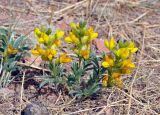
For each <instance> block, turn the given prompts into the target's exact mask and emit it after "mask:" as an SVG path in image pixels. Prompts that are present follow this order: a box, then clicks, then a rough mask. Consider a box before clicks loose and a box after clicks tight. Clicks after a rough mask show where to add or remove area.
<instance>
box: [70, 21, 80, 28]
mask: <svg viewBox="0 0 160 115" xmlns="http://www.w3.org/2000/svg"><path fill="white" fill-rule="evenodd" d="M70 27H71V28H72V29H76V28H79V24H75V23H73V22H72V23H70Z"/></svg>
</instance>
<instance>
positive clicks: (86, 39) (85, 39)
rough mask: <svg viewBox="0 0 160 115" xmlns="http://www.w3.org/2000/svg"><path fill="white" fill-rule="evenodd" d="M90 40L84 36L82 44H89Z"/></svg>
mask: <svg viewBox="0 0 160 115" xmlns="http://www.w3.org/2000/svg"><path fill="white" fill-rule="evenodd" d="M88 40H89V38H88V36H84V37H83V38H82V44H86V43H87V42H88Z"/></svg>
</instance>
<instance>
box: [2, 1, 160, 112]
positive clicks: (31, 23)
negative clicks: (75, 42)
mask: <svg viewBox="0 0 160 115" xmlns="http://www.w3.org/2000/svg"><path fill="white" fill-rule="evenodd" d="M74 1H75V2H74ZM0 15H1V16H0V25H1V26H5V27H8V26H10V27H12V28H13V29H14V30H16V32H18V33H24V34H26V35H27V36H28V39H30V40H31V39H32V38H33V33H32V32H31V31H32V30H33V28H34V27H35V26H37V25H39V24H42V23H47V21H48V22H51V24H56V23H58V22H60V21H59V20H60V19H61V18H62V17H63V18H64V19H63V20H62V22H63V23H66V24H68V23H69V21H68V20H71V21H72V20H74V21H79V20H81V19H85V20H88V22H89V24H90V25H92V26H94V27H95V29H96V30H97V31H98V32H99V33H100V34H99V38H102V39H106V38H108V37H110V36H112V35H114V36H116V37H117V40H118V39H126V40H134V41H135V42H136V44H137V46H138V47H139V52H138V53H137V56H136V59H135V63H136V64H137V68H136V70H135V72H134V73H133V74H132V75H130V76H124V78H123V79H124V89H117V88H112V89H104V90H103V91H102V92H101V95H100V96H99V97H98V98H97V99H93V100H91V99H87V100H84V101H83V102H76V100H74V99H72V100H71V99H69V98H68V97H67V96H65V95H62V94H61V93H60V94H59V96H58V98H57V100H56V103H55V104H46V102H42V103H44V105H45V107H46V108H47V109H48V110H49V111H50V113H51V114H68V115H70V114H72V115H76V114H84V115H86V114H97V115H103V114H108V115H109V114H113V115H118V114H127V115H130V114H133V115H135V114H136V115H143V114H144V115H145V114H146V115H151V114H153V115H155V114H160V1H159V0H79V2H76V0H52V1H50V0H23V1H22V0H1V1H0ZM66 20H67V21H66ZM56 26H58V25H57V24H56ZM32 41H33V40H32ZM22 92H25V90H24V91H22ZM21 101H22V94H21Z"/></svg>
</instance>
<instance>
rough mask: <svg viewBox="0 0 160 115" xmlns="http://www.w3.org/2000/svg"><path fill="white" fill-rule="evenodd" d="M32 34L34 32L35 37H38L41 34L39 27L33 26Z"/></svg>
mask: <svg viewBox="0 0 160 115" xmlns="http://www.w3.org/2000/svg"><path fill="white" fill-rule="evenodd" d="M34 34H35V36H36V37H37V38H39V37H40V36H41V31H40V29H39V28H35V29H34Z"/></svg>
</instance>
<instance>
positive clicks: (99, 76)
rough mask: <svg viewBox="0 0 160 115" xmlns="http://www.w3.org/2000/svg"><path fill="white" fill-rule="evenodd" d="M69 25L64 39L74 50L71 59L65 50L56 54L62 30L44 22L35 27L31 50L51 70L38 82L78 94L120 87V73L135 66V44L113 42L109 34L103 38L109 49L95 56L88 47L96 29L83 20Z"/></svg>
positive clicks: (83, 94)
mask: <svg viewBox="0 0 160 115" xmlns="http://www.w3.org/2000/svg"><path fill="white" fill-rule="evenodd" d="M70 27H71V29H70V31H69V35H68V36H66V37H65V38H64V41H65V42H67V43H69V44H70V45H71V48H70V49H71V50H72V51H73V53H74V54H75V58H76V59H72V60H71V58H70V57H69V56H68V55H67V53H64V54H60V55H59V54H57V51H58V50H57V49H58V48H59V47H60V46H61V39H62V38H63V36H64V32H63V31H60V30H59V29H58V30H57V31H56V32H52V30H51V28H47V27H44V26H41V27H38V28H35V30H34V33H35V36H36V38H37V39H38V44H37V45H36V48H34V49H33V50H32V54H34V55H37V56H41V58H42V59H43V60H44V61H46V62H47V63H48V67H49V70H50V72H51V73H50V74H48V75H47V76H48V77H47V78H46V79H45V80H44V81H43V82H42V83H41V85H40V86H41V87H43V86H44V85H45V84H47V83H49V84H51V85H54V86H56V88H57V86H58V85H63V86H64V87H65V88H66V89H67V90H68V94H69V95H71V96H77V97H79V98H81V97H83V98H86V97H89V96H91V95H93V94H96V93H97V92H98V91H100V89H102V88H103V87H112V86H117V87H119V88H122V87H123V81H122V79H121V76H123V75H127V74H131V73H132V71H133V69H134V68H135V64H134V63H133V62H132V59H133V54H134V53H135V52H136V51H137V50H138V48H137V47H135V44H134V42H132V41H121V40H120V41H119V42H116V41H115V39H114V38H113V37H112V38H111V39H110V40H105V42H104V44H105V46H106V47H107V48H108V49H109V50H110V53H109V54H105V53H102V55H100V56H97V55H96V54H95V51H94V50H93V48H92V41H93V40H94V39H96V38H97V37H98V33H97V32H95V31H94V30H93V28H92V27H88V26H87V23H86V22H80V23H77V24H75V23H71V24H70ZM57 55H58V56H57ZM71 61H72V62H71ZM70 62H71V69H69V71H65V69H64V66H63V63H70Z"/></svg>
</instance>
